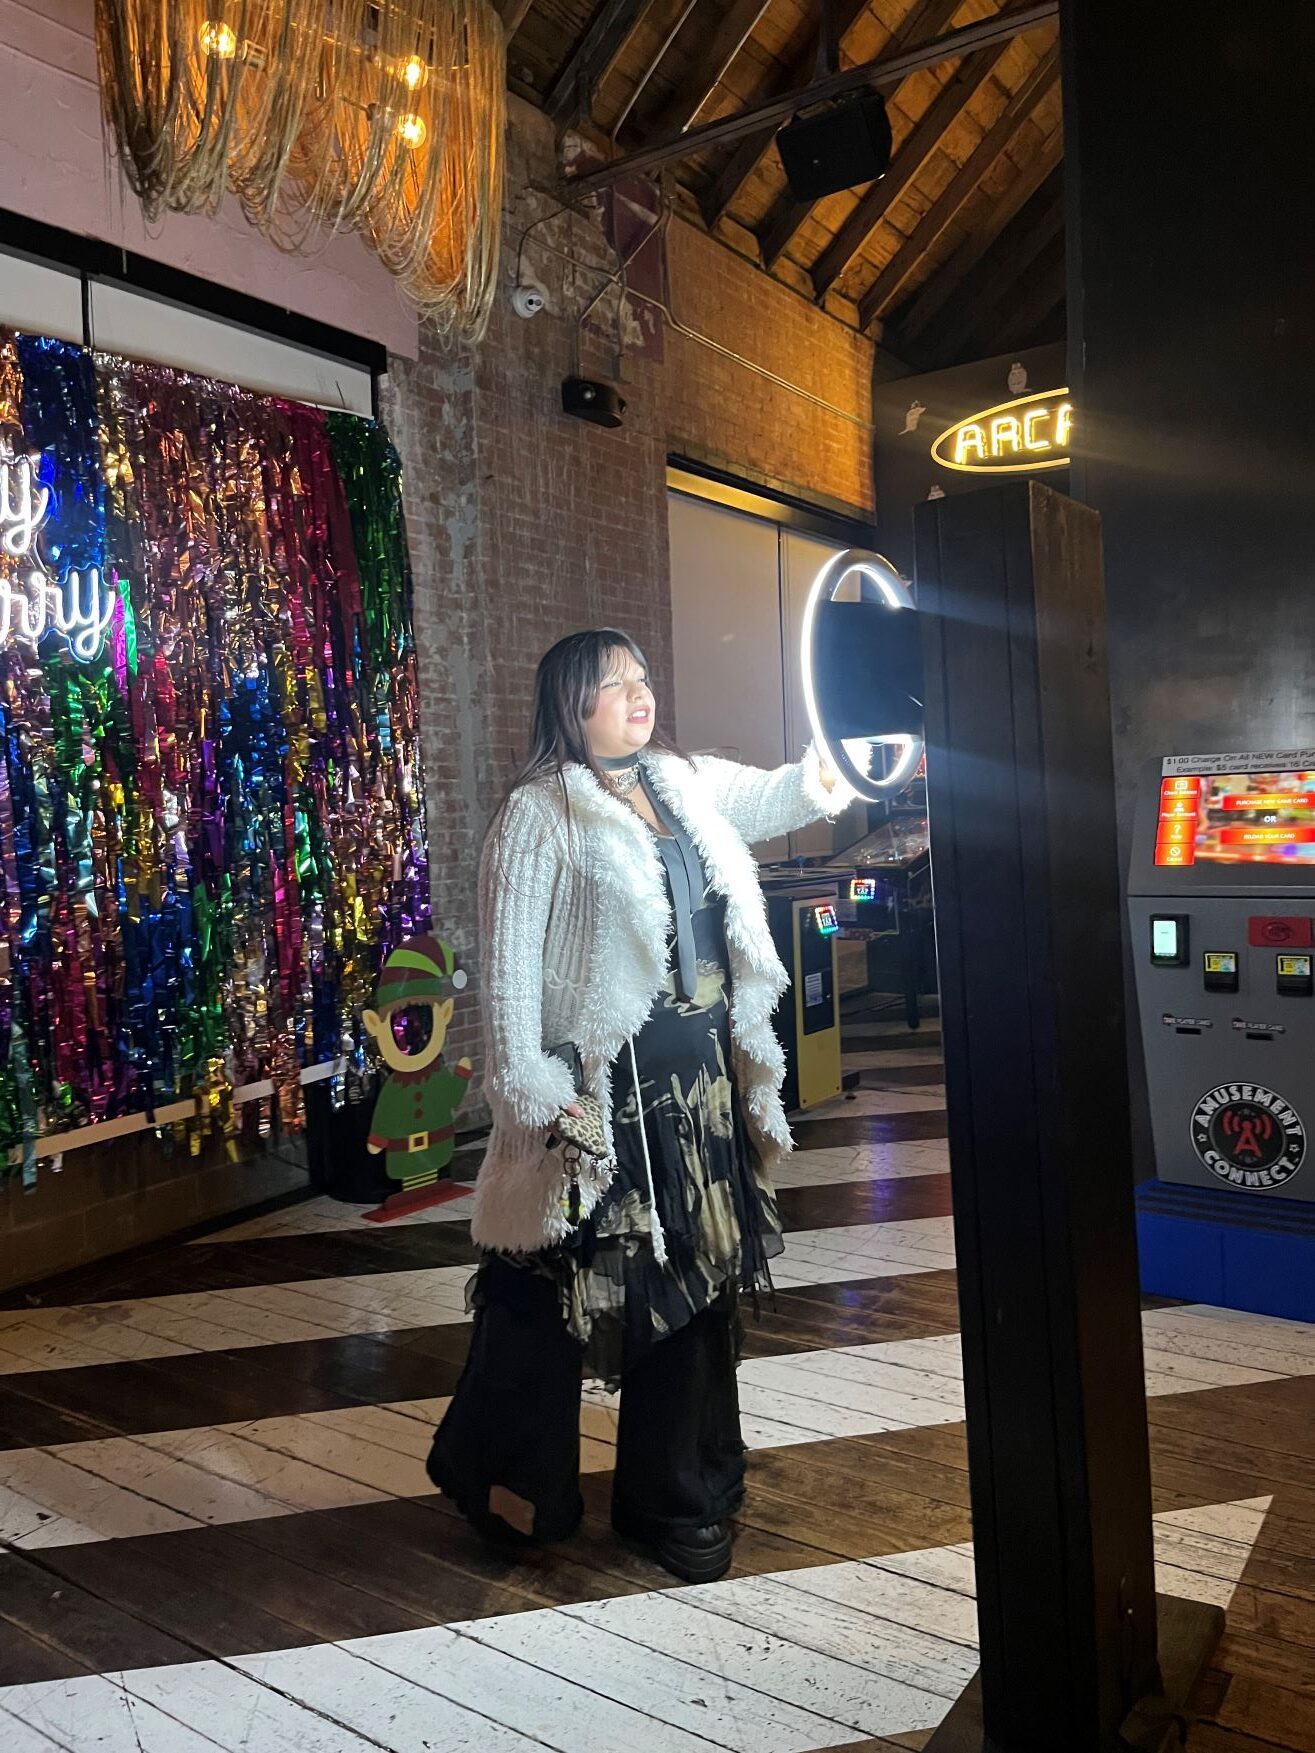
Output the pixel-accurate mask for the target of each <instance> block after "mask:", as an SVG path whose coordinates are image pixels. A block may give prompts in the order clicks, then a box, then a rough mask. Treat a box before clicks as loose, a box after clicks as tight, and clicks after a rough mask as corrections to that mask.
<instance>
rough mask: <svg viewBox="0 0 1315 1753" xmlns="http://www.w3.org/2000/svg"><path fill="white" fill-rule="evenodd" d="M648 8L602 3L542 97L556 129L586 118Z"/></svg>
mask: <svg viewBox="0 0 1315 1753" xmlns="http://www.w3.org/2000/svg"><path fill="white" fill-rule="evenodd" d="M513 3H514V0H513ZM648 4H649V0H602V4H601V5H600V6H599V8H598V10H597V11H596V12H595V13H594V15H593V17H592V18H591V19H590V21H589V28H588V30H586V31H585V33H584V35H583V36H582V37H581V38H580V40H579V42H578V43H577V44H576V45H575V47H574V49H572V51H571V53H570V56H569V57H568V59H567V61H566V65H565V66H564V67H563V68H562V70H561V71H560V73H558V75H557V77H556V78H555V79H554V80H553V82H552V84H551V85H550V86H549V87H548V91H547V93H546V95H545V97H544V100H543V107H544V109H545V110H546V111H547V112H548V114H549V115H550V116H551V117H552V119H553V120H554V121H555V122H556V123H557V125H558V127H559V128H568V127H570V126H571V125H572V124H573V123H574V122H577V121H578V120H579V119H580V117H581V116H584V115H588V113H589V106H590V104H591V103H592V101H593V95H594V93H595V92H596V91H597V90H598V87H599V86H600V85H601V84H602V82H603V80H604V79H605V78H606V77H607V75H608V73H609V72H610V71H611V69H612V68H613V67H614V66H615V64H616V59H617V56H618V55H619V54H620V53H621V51H622V49H624V48H625V46H626V43H627V42H628V41H629V38H630V33H631V32H632V31H633V30H634V28H635V26H636V25H637V24H638V23H639V20H640V18H641V16H642V15H643V13H644V11H645V10H646V8H647V6H648Z"/></svg>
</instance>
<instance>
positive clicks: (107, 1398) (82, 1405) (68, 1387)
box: [0, 1323, 470, 1448]
mask: <svg viewBox="0 0 1315 1753" xmlns="http://www.w3.org/2000/svg"><path fill="white" fill-rule="evenodd" d="M469 1344H470V1328H469V1325H468V1324H466V1323H461V1324H460V1325H457V1326H454V1327H452V1328H417V1329H406V1330H402V1331H399V1332H396V1333H383V1334H349V1335H347V1336H345V1337H343V1338H340V1339H315V1340H307V1341H300V1342H298V1343H296V1344H289V1345H260V1346H252V1347H250V1348H249V1349H246V1348H243V1349H241V1350H237V1351H198V1352H190V1353H188V1354H187V1355H185V1356H181V1357H171V1358H159V1359H156V1360H154V1361H152V1362H150V1363H136V1362H133V1363H117V1364H116V1363H111V1364H93V1365H88V1366H87V1367H86V1368H82V1369H68V1370H39V1371H32V1372H30V1373H27V1374H24V1375H20V1376H16V1377H14V1378H12V1381H13V1384H14V1385H13V1387H12V1388H11V1389H10V1392H9V1408H10V1410H9V1415H8V1418H7V1420H6V1423H5V1427H4V1433H3V1436H2V1437H0V1448H31V1447H35V1446H39V1445H40V1444H41V1443H43V1442H45V1441H48V1440H55V1441H60V1442H80V1441H85V1440H87V1439H88V1438H91V1437H96V1436H108V1435H118V1436H137V1435H141V1434H142V1433H143V1432H146V1431H153V1430H178V1429H184V1428H190V1427H192V1426H196V1425H204V1424H234V1423H238V1422H240V1421H242V1420H245V1419H250V1418H271V1417H275V1416H284V1415H287V1414H291V1413H301V1412H329V1411H332V1410H334V1409H335V1408H337V1407H340V1406H354V1405H367V1404H374V1403H377V1402H381V1401H389V1400H424V1399H430V1398H432V1397H434V1396H437V1395H443V1394H450V1393H451V1392H452V1391H453V1389H454V1388H455V1386H456V1383H457V1378H458V1377H459V1375H460V1373H461V1366H462V1364H463V1363H464V1361H465V1354H466V1351H467V1349H468V1348H469ZM25 1405H26V1408H27V1410H28V1413H29V1414H30V1416H27V1417H25V1416H24V1410H23V1409H24V1406H25ZM43 1430H52V1431H54V1432H58V1434H57V1435H54V1434H52V1435H51V1436H49V1437H43V1436H42V1435H41V1434H40V1433H41V1432H42V1431H43Z"/></svg>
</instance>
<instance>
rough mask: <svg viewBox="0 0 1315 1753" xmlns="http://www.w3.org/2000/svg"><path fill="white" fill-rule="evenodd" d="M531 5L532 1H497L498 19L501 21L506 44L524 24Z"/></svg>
mask: <svg viewBox="0 0 1315 1753" xmlns="http://www.w3.org/2000/svg"><path fill="white" fill-rule="evenodd" d="M533 4H534V0H498V17H499V18H500V19H501V20H502V29H503V33H504V35H505V36H506V38H507V41H508V42H510V41H511V39H512V38H513V37H514V36H515V34H516V32H517V31H518V30H519V29H520V27H521V26H522V25H523V24H524V23H525V18H526V15H527V13H528V12H529V10H530V7H531V6H533Z"/></svg>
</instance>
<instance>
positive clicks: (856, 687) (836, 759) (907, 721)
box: [800, 548, 923, 803]
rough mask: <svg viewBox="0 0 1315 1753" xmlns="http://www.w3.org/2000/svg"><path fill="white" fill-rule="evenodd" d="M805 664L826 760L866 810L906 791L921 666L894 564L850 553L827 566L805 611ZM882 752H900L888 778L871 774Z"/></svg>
mask: <svg viewBox="0 0 1315 1753" xmlns="http://www.w3.org/2000/svg"><path fill="white" fill-rule="evenodd" d="M846 587H847V589H848V593H849V594H847V595H846V596H844V597H842V596H841V595H840V592H841V590H842V588H846ZM800 659H801V665H802V670H803V684H804V705H805V707H806V709H807V712H808V722H809V725H810V726H811V728H812V732H813V737H814V739H815V741H816V743H817V747H818V750H819V752H820V753H821V755H822V756H823V758H824V759H825V760H826V761H828V762H829V763H830V765H831V766H832V767H834V768H835V770H836V771H837V772H838V773H840V774H841V775H842V776H843V777H844V779H845V780H846V781H847V782H848V783H849V785H850V786H851V787H852V788H853V790H854V791H856V792H857V793H858V795H859V797H860V798H861V799H863V801H864V802H866V803H880V802H882V801H883V800H884V799H886V798H889V797H890V796H891V794H892V793H894V792H896V791H900V790H902V788H903V787H904V786H905V785H907V784H908V782H909V780H910V779H911V778H912V777H913V774H914V773H915V772H916V771H917V767H918V762H919V761H920V760H921V759H922V746H923V738H922V702H921V699H920V698H919V696H920V695H921V692H922V679H921V678H922V666H921V658H920V653H919V635H918V624H917V612H916V609H915V608H914V602H913V598H912V596H911V595H910V594H909V587H908V585H907V583H906V582H905V580H904V579H903V578H902V577H901V576H900V574H899V573H898V572H897V571H896V570H895V568H894V567H893V566H892V565H891V563H890V561H889V560H887V559H885V558H883V556H882V555H880V554H871V553H868V552H866V551H865V550H863V549H861V548H850V549H848V550H846V551H845V552H844V553H842V554H836V555H833V556H832V558H831V559H829V560H828V561H827V562H826V563H825V564H824V565H823V566H822V568H821V569H820V571H819V572H818V574H817V577H816V578H815V579H814V580H813V584H812V588H811V590H810V591H809V593H808V602H807V604H806V606H805V608H804V623H803V631H802V635H801V638H800ZM877 750H890V751H893V754H894V759H893V763H892V764H890V765H889V766H888V769H887V771H885V772H882V773H874V772H873V770H872V769H873V765H874V761H873V756H874V752H875V751H877Z"/></svg>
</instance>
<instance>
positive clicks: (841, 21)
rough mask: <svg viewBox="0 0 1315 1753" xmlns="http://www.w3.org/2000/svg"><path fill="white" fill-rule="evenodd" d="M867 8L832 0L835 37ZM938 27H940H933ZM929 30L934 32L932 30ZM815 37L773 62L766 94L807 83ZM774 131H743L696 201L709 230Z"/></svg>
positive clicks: (857, 1)
mask: <svg viewBox="0 0 1315 1753" xmlns="http://www.w3.org/2000/svg"><path fill="white" fill-rule="evenodd" d="M866 10H867V0H835V10H834V13H833V21H834V29H835V32H836V36H837V39H838V40H840V41H842V42H843V40H844V36H845V32H846V31H847V30H848V29H849V27H850V25H852V24H853V23H854V22H855V20H856V19H858V18H859V17H860V16H861V15H862V14H863V13H864V12H866ZM935 28H936V29H939V28H940V27H939V26H937V27H935ZM928 34H934V31H932V32H929V33H928ZM817 52H818V37H817V34H816V33H814V35H813V36H812V37H811V38H810V39H809V42H808V46H807V47H806V48H805V49H804V51H803V52H802V54H800V55H799V56H798V57H797V59H795V60H794V61H791V62H790V64H789V65H788V66H786V67H782V66H781V65H780V63H779V62H778V63H776V66H777V75H776V77H775V78H774V79H773V80H772V83H771V87H770V90H769V91H768V92H766V93H764V95H765V96H770V97H777V96H779V95H780V94H781V93H782V92H786V91H798V90H799V89H800V88H801V87H802V86H805V85H807V84H808V81H809V80H810V79H811V78H812V77H813V71H814V68H815V67H816V66H817ZM775 135H776V127H775V125H773V126H771V127H769V128H761V129H759V130H758V131H757V132H756V133H753V134H746V135H745V137H744V139H743V140H741V141H740V143H739V145H738V146H737V147H736V148H735V150H734V152H732V153H731V155H730V157H729V158H728V159H727V160H726V162H725V164H724V165H723V166H722V168H721V169H720V170H719V171H718V173H717V175H716V177H715V178H714V179H713V182H712V185H711V187H710V188H709V189H708V192H707V194H706V195H705V196H704V197H703V199H702V201H701V202H700V203H699V211H700V212H701V213H702V214H703V222H704V224H705V225H706V226H707V227H708V229H709V230H711V229H712V227H713V226H714V225H716V223H717V221H718V220H719V219H720V218H721V216H722V214H723V213H724V212H725V211H726V209H727V208H728V207H729V206H730V204H731V202H732V201H734V200H735V198H736V196H737V195H738V194H739V192H740V190H741V189H742V188H743V187H744V185H745V183H747V182H748V180H749V178H750V177H751V176H752V175H753V173H754V171H755V170H757V168H758V166H759V164H760V163H761V162H762V158H763V154H764V153H765V152H766V151H767V149H768V147H769V146H770V145H771V143H772V140H773V139H774V138H775Z"/></svg>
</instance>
